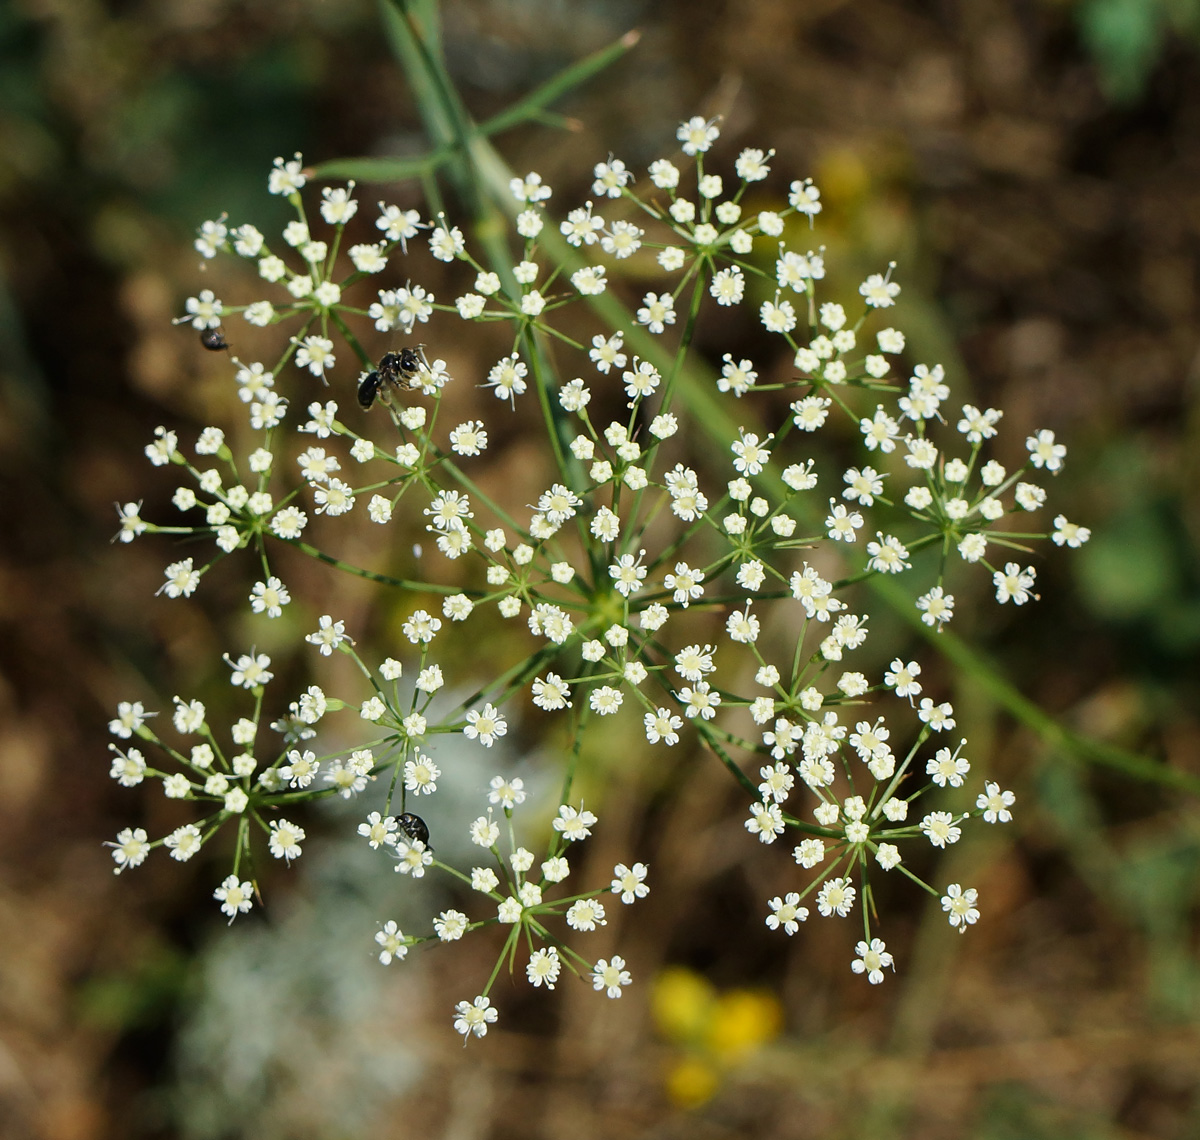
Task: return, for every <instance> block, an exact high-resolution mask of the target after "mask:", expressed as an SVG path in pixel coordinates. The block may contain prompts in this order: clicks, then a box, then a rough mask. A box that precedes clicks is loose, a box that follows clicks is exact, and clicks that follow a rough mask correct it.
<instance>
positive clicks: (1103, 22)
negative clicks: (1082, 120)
mask: <svg viewBox="0 0 1200 1140" xmlns="http://www.w3.org/2000/svg"><path fill="white" fill-rule="evenodd" d="M1078 19H1079V28H1080V33H1081V35H1082V37H1083V42H1084V44H1085V45H1086V46H1087V49H1088V51H1089V52H1090V53H1091V55H1092V58H1093V59H1094V60H1095V61H1096V66H1097V68H1098V71H1099V75H1100V81H1101V84H1102V85H1103V87H1104V92H1105V94H1106V95H1107V96H1108V97H1109V98H1110V99H1112V100H1113V102H1115V103H1124V104H1129V103H1133V102H1134V101H1135V100H1137V99H1138V98H1139V97H1140V96H1141V95H1142V93H1143V92H1144V91H1145V89H1146V84H1147V83H1148V82H1149V81H1150V76H1151V73H1152V72H1153V70H1154V68H1155V66H1156V65H1157V64H1158V62H1159V60H1160V59H1161V57H1162V54H1163V52H1164V51H1165V50H1166V48H1167V44H1168V42H1169V37H1170V35H1171V34H1174V35H1176V36H1178V37H1180V38H1182V39H1184V40H1187V41H1190V42H1191V44H1192V45H1193V47H1200V3H1198V2H1197V0H1079V4H1078Z"/></svg>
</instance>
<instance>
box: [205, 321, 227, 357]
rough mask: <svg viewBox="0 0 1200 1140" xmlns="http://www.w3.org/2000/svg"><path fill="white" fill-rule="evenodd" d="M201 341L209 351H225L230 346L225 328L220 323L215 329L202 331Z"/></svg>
mask: <svg viewBox="0 0 1200 1140" xmlns="http://www.w3.org/2000/svg"><path fill="white" fill-rule="evenodd" d="M200 343H201V344H202V345H204V347H205V348H207V349H208V351H209V352H223V351H224V350H225V349H227V348H228V347H229V343H228V342H227V341H226V340H225V330H224V329H223V328H221V326H220V325H218V326H217V327H216V328H215V329H203V330H202V331H201V333H200Z"/></svg>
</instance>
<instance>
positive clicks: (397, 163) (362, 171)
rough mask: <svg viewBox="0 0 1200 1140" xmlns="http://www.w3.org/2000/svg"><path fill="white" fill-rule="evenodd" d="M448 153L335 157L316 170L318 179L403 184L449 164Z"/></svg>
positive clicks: (319, 165)
mask: <svg viewBox="0 0 1200 1140" xmlns="http://www.w3.org/2000/svg"><path fill="white" fill-rule="evenodd" d="M448 154H449V152H448V151H435V152H434V153H433V154H426V155H421V156H420V157H417V158H396V157H387V156H384V157H379V158H334V159H330V161H329V162H322V163H320V164H318V165H317V166H315V167H314V168H313V176H314V177H316V178H353V179H354V180H355V181H356V182H404V181H406V180H407V179H409V178H421V177H423V176H424V175H426V174H428V173H429V172H430V171H431V170H434V169H436V168H437V167H438V166H440V165H441V164H442V163H443V162H445V161H446V156H447V155H448Z"/></svg>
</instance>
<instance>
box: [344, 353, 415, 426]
mask: <svg viewBox="0 0 1200 1140" xmlns="http://www.w3.org/2000/svg"><path fill="white" fill-rule="evenodd" d="M427 367H428V365H426V363H425V355H424V353H422V352H421V349H420V346H418V347H417V348H402V349H401V350H400V351H399V352H389V353H386V354H385V355H384V357H383V359H382V360H380V362H379V366H378V367H377V368H375V369H373V370H372V371H370V372H368V373H367V374H366V376H364V377H363V378H362V381H361V382H360V383H359V385H358V403H359V406H360V407H361V408H362V409H363V410H364V411H366V409H367V408H369V407H370V406H371V405H372V404H373V403H375V397H376V396H378V395H379V393H380V392H381V391H382V390H383V387H384V385H385V384H390V385H392V386H393V387H395V388H399V389H401V390H402V391H405V392H409V391H412V389H413V388H415V387H417V385H416V383H415V381H416V378H417V377H418V376H419V375H420V374H421V372H422V370H423V369H425V368H427Z"/></svg>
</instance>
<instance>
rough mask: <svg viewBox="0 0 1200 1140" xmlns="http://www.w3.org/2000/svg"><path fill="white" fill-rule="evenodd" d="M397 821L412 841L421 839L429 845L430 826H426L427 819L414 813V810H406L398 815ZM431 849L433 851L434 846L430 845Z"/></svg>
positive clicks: (403, 832)
mask: <svg viewBox="0 0 1200 1140" xmlns="http://www.w3.org/2000/svg"><path fill="white" fill-rule="evenodd" d="M396 823H397V824H398V825H399V827H400V831H401V833H402V834H403V835H404V836H405V837H406V838H407V839H408V841H409V842H410V843H416V842H417V841H418V840H420V841H421V842H422V843H424V844H425V846H426V847H429V828H428V827H426V826H425V821H424V820H423V819H422V818H421V817H420V816H419V815H413V813H412V812H410V811H406V812H405V813H404V814H403V815H398V816H397V817H396ZM429 850H430V851H432V850H433V848H432V847H429Z"/></svg>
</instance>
